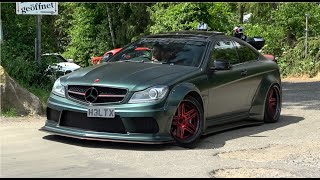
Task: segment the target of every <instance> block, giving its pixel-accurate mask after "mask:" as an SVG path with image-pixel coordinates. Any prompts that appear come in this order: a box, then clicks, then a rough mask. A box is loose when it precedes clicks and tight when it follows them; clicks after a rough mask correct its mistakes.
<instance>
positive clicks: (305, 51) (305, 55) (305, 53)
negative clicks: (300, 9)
mask: <svg viewBox="0 0 320 180" xmlns="http://www.w3.org/2000/svg"><path fill="white" fill-rule="evenodd" d="M308 18H309V14H306V29H305V30H306V39H305V49H304V57H307V53H308V32H309V29H308Z"/></svg>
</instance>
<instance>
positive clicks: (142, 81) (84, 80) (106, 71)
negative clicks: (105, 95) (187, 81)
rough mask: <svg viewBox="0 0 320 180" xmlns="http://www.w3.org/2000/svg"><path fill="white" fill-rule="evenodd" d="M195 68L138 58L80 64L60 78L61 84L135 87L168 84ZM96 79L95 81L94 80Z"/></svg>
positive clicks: (179, 79) (133, 89)
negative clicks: (81, 66) (82, 65)
mask: <svg viewBox="0 0 320 180" xmlns="http://www.w3.org/2000/svg"><path fill="white" fill-rule="evenodd" d="M196 70H198V68H196V67H190V66H177V65H168V64H156V63H140V62H109V63H103V64H99V65H95V66H90V67H87V68H82V69H80V70H77V71H75V72H72V73H70V74H68V75H66V76H63V77H62V78H61V83H62V84H63V85H71V84H72V85H75V84H77V85H97V86H99V85H101V86H111V87H119V88H127V89H129V91H138V90H143V89H145V88H148V87H151V86H154V85H168V86H170V85H171V84H174V83H175V82H177V81H181V79H182V77H184V76H187V75H189V74H192V73H191V72H194V71H196ZM96 79H99V81H98V82H94V81H95V80H96Z"/></svg>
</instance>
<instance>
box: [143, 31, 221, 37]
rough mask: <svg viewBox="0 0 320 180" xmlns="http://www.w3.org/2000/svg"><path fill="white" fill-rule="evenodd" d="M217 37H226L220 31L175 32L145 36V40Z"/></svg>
mask: <svg viewBox="0 0 320 180" xmlns="http://www.w3.org/2000/svg"><path fill="white" fill-rule="evenodd" d="M216 35H224V33H223V32H218V31H174V32H164V33H158V34H152V35H148V36H145V38H193V39H194V38H196V39H208V38H209V37H212V36H216Z"/></svg>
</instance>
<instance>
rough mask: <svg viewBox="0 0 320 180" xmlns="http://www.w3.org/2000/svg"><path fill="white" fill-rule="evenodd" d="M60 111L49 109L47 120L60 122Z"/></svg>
mask: <svg viewBox="0 0 320 180" xmlns="http://www.w3.org/2000/svg"><path fill="white" fill-rule="evenodd" d="M59 118H60V111H58V110H55V109H51V108H48V107H47V119H48V120H50V121H55V122H59Z"/></svg>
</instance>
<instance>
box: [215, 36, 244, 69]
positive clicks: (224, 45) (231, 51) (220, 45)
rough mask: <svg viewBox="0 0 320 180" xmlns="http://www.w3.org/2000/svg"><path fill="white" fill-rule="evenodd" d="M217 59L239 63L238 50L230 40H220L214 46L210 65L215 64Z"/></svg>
mask: <svg viewBox="0 0 320 180" xmlns="http://www.w3.org/2000/svg"><path fill="white" fill-rule="evenodd" d="M215 60H227V61H229V63H230V64H237V63H239V59H238V54H237V51H236V49H235V47H234V45H233V43H232V41H229V40H220V41H218V42H217V43H216V44H215V45H214V47H213V52H212V54H211V57H210V66H213V62H214V61H215Z"/></svg>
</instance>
